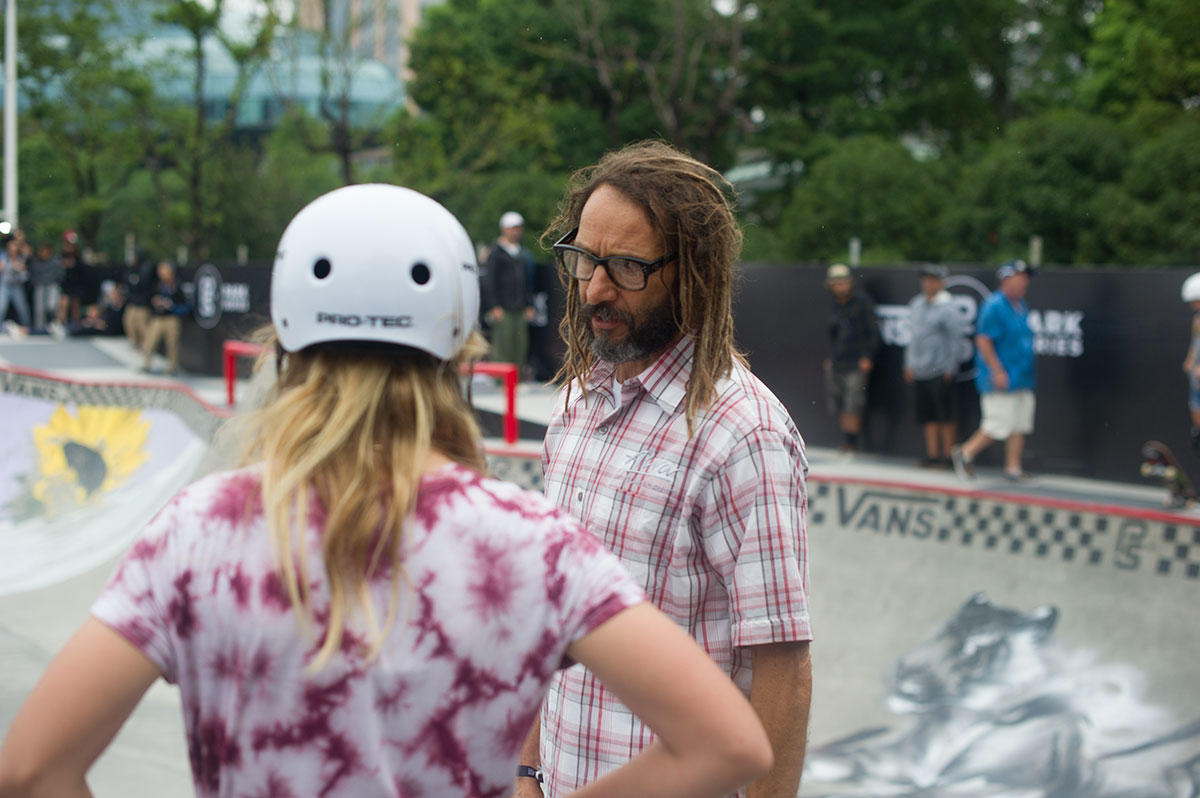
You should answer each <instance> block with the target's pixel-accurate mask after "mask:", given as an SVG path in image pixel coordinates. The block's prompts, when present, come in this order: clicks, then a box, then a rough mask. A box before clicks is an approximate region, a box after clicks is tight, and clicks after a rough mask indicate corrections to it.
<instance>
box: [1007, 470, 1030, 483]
mask: <svg viewBox="0 0 1200 798" xmlns="http://www.w3.org/2000/svg"><path fill="white" fill-rule="evenodd" d="M1004 478H1005V479H1007V480H1008V481H1009V482H1028V481H1029V475H1028V474H1026V473H1025V472H1024V471H1015V472H1014V471H1005V472H1004Z"/></svg>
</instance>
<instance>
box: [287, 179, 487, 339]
mask: <svg viewBox="0 0 1200 798" xmlns="http://www.w3.org/2000/svg"><path fill="white" fill-rule="evenodd" d="M478 271H479V267H478V264H477V262H476V260H475V248H474V246H473V245H472V244H471V239H470V237H469V236H468V235H467V231H466V230H464V229H463V226H462V225H461V224H459V221H458V220H457V219H455V218H454V215H453V214H452V213H450V211H448V210H446V209H445V208H444V207H442V206H441V205H439V204H438V203H437V202H435V201H434V200H432V199H430V198H429V197H426V196H425V195H424V194H420V193H418V192H416V191H413V190H411V189H407V188H401V187H400V186H389V185H383V184H378V183H376V184H366V185H356V186H346V187H344V188H339V189H336V190H334V191H331V192H329V193H328V194H325V195H323V196H320V197H318V198H317V199H315V200H313V201H312V202H310V203H309V204H308V205H306V206H305V207H304V208H303V209H302V210H301V211H300V212H299V213H298V214H296V216H295V218H293V219H292V221H291V222H290V223H289V224H288V226H287V229H286V230H284V231H283V237H282V238H280V239H279V248H278V250H277V251H276V253H275V265H274V268H273V269H272V271H271V321H272V322H273V323H274V324H275V330H276V333H277V334H278V336H279V343H280V345H281V346H282V347H283V348H284V350H286V351H288V352H297V351H299V350H301V349H304V348H305V347H307V346H311V345H313V344H320V343H329V342H334V341H344V342H373V343H383V344H397V345H403V346H411V347H414V348H416V349H420V350H422V351H425V352H428V353H430V354H431V355H434V356H435V357H438V358H441V359H442V360H448V359H449V358H451V357H452V356H454V355H455V354H457V353H458V351H459V350H460V349H461V348H462V345H463V344H464V343H465V342H466V340H467V337H468V336H469V335H470V334H471V331H472V330H473V329H474V328H475V324H476V319H477V318H478V314H479V276H478Z"/></svg>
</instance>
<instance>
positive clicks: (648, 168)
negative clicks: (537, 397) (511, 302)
mask: <svg viewBox="0 0 1200 798" xmlns="http://www.w3.org/2000/svg"><path fill="white" fill-rule="evenodd" d="M602 185H608V186H611V187H612V188H615V189H617V190H618V191H620V192H621V193H622V194H623V195H624V196H625V197H626V198H627V199H629V200H630V201H632V202H634V203H635V204H637V205H639V206H641V208H642V210H644V211H645V212H646V216H647V217H648V218H649V220H650V223H651V224H652V225H653V226H654V228H655V229H656V230H657V231H658V233H659V235H660V236H662V240H663V243H664V245H665V246H666V249H667V251H668V252H674V253H675V262H676V264H677V265H678V275H679V277H678V280H677V283H676V296H675V299H676V302H675V314H676V323H677V324H678V325H679V329H680V330H682V331H683V332H685V333H686V334H688V335H690V336H691V337H692V339H693V342H694V356H693V357H694V359H693V365H692V370H691V373H690V374H689V376H688V381H687V395H686V417H687V426H688V435H691V434H692V432H693V425H694V421H695V419H696V417H697V415H699V413H701V412H702V411H703V410H705V409H706V408H707V407H708V406H709V405H710V404H711V403H712V402H713V400H715V399H716V383H717V381H718V380H720V379H721V378H723V377H725V376H728V374H729V373H730V371H731V370H732V368H733V362H734V360H735V359H737V360H739V361H742V362H744V361H745V357H744V355H743V353H742V352H740V351H739V350H738V349H737V346H736V344H735V343H734V339H733V308H732V298H733V282H734V270H733V267H734V264H735V263H736V262H737V260H738V257H739V256H740V255H741V251H742V231H741V228H740V227H738V224H737V220H736V219H735V217H734V212H733V210H734V200H733V187H732V186H731V185H730V184H729V182H728V181H727V180H725V178H724V177H722V176H721V175H720V173H719V172H717V171H716V170H715V169H712V168H711V167H709V166H706V165H704V164H703V163H701V162H700V161H697V160H696V159H695V158H692V157H691V156H689V155H686V154H685V153H683V152H681V151H679V150H677V149H675V148H674V147H672V146H671V145H669V144H666V143H664V142H661V141H643V142H639V143H636V144H631V145H629V146H627V147H624V148H623V149H620V150H614V151H612V152H609V153H607V154H606V155H604V157H602V158H601V159H600V161H599V163H597V164H595V165H593V166H589V167H585V168H583V169H580V170H578V171H576V172H575V173H574V174H572V175H571V178H570V180H569V181H568V183H567V190H566V193H565V194H564V196H563V198H562V200H561V201H560V202H559V206H558V216H557V218H556V219H555V220H554V221H553V222H552V223H551V225H550V227H549V229H547V230H546V232H545V233H543V234H542V242H543V244H546V243H547V242H552V241H555V240H557V239H558V238H559V237H561V236H562V235H565V234H566V233H568V232H570V231H571V230H574V229H576V228H577V227H578V226H579V219H580V217H581V215H582V214H583V206H584V205H585V204H587V201H588V199H589V198H590V197H591V196H592V193H593V192H594V191H595V190H596V189H597V188H599V187H600V186H602ZM559 279H560V280H561V281H562V283H563V286H564V288H565V289H566V294H567V307H566V312H565V313H564V314H563V318H562V321H561V322H560V323H559V326H558V330H559V334H560V335H561V336H562V340H563V341H564V342H565V343H566V345H567V351H566V354H565V355H564V357H563V362H562V366H561V367H560V368H559V370H558V373H557V374H555V375H554V381H555V382H559V383H565V384H566V386H567V390H566V391H565V394H566V399H567V401H569V400H570V393H571V386H572V384H577V385H578V386H579V390H580V391H581V392H582V393H583V394H584V397H585V399H586V394H587V388H586V383H585V381H584V378H585V376H586V375H587V373H588V372H589V371H590V370H591V368H592V366H593V365H594V364H595V359H596V358H595V355H594V354H593V352H592V349H591V344H592V340H593V338H594V337H595V334H594V333H593V331H592V329H591V326H590V325H588V324H586V323H585V324H580V323H579V321H580V320H579V318H578V311H579V308H580V304H581V301H580V298H579V288H578V280H576V279H575V277H574V275H571V274H567V273H566V272H565V271H564V270H562V269H560V270H559Z"/></svg>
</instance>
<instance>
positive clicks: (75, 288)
mask: <svg viewBox="0 0 1200 798" xmlns="http://www.w3.org/2000/svg"><path fill="white" fill-rule="evenodd" d="M2 244H3V246H2V248H0V329H2V330H3V333H4V334H6V335H7V336H9V337H10V338H24V337H25V336H28V335H50V336H54V337H56V338H67V337H72V336H89V335H108V336H120V335H124V336H126V337H127V338H128V340H129V343H130V345H131V346H132V347H133V348H134V349H135V350H137V351H138V352H140V353H141V354H142V356H143V371H148V370H149V367H150V363H151V358H152V357H153V355H154V352H155V351H156V350H157V349H158V346H159V344H160V343H162V344H163V347H164V350H165V354H166V356H167V360H168V363H169V370H170V373H172V374H175V373H177V372H178V370H179V332H180V326H181V325H180V317H181V316H182V315H184V314H186V313H187V312H188V305H187V303H186V301H185V299H184V297H183V294H182V292H181V291H180V288H179V284H178V282H177V280H176V276H175V267H174V265H173V264H172V263H170V262H169V261H162V262H158V263H156V262H155V261H154V260H153V259H152V258H150V257H149V256H148V255H147V254H146V253H145V252H142V251H141V250H138V251H137V252H136V253H135V257H134V258H133V262H132V263H131V264H130V265H129V266H127V267H126V268H125V269H124V271H123V273H122V274H121V275H119V277H118V278H117V279H99V278H100V276H101V275H102V274H103V273H102V272H99V270H96V273H93V269H91V268H89V267H88V266H86V265H85V264H84V259H83V254H82V252H81V251H80V249H79V236H78V234H77V233H76V232H75V231H73V230H67V231H66V232H64V233H63V234H62V237H61V240H60V241H59V242H58V247H57V248H56V247H55V246H54V242H52V241H50V240H42V241H39V242H37V245H36V246H35V245H33V244H32V243H31V242H30V241H29V240H28V239H27V238H26V236H25V233H24V232H23V231H22V230H21V229H19V228H18V229H17V230H14V231H13V233H12V234H11V235H9V236H7V237H5V238H4V239H3V241H2ZM113 276H116V275H113Z"/></svg>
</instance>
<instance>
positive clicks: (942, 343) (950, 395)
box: [904, 263, 966, 468]
mask: <svg viewBox="0 0 1200 798" xmlns="http://www.w3.org/2000/svg"><path fill="white" fill-rule="evenodd" d="M948 273H949V271H948V270H947V269H946V267H945V266H942V265H940V264H936V263H931V264H928V265H926V266H925V267H924V268H922V269H921V293H919V294H917V295H916V296H915V297H913V298H912V301H910V302H909V303H908V326H909V330H910V338H909V342H908V346H906V347H905V348H904V380H905V382H907V383H908V384H910V385H912V386H913V399H914V404H915V406H916V415H917V423H918V424H920V425H921V427H922V430H923V432H924V434H925V459H924V460H922V461H921V465H922V466H925V467H927V468H932V467H945V468H949V467H950V449H951V448H952V447H953V446H954V437H955V434H956V422H955V412H954V375H955V374H956V373H957V372H958V362H959V361H958V354H957V350H958V346H959V343H960V342H961V341H962V340H963V337H964V336H965V335H966V330H965V325H964V323H963V322H964V319H963V315H962V314H961V313H959V312H958V309H957V308H956V307H955V305H954V302H953V300H952V299H951V298H950V294H948V293H947V292H946V290H945V286H946V276H947V274H948Z"/></svg>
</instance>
